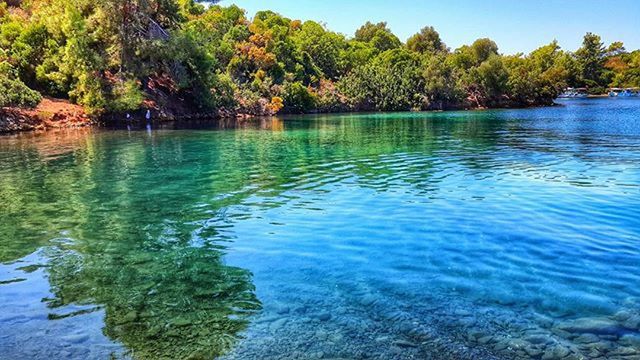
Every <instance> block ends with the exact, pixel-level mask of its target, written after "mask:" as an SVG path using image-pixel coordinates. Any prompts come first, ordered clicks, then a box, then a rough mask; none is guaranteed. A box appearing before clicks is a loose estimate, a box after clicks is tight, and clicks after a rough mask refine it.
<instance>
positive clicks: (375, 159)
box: [0, 99, 640, 359]
mask: <svg viewBox="0 0 640 360" xmlns="http://www.w3.org/2000/svg"><path fill="white" fill-rule="evenodd" d="M639 195H640V100H620V99H613V100H611V99H606V100H605V99H603V100H571V101H565V102H563V106H560V107H553V108H540V109H528V110H500V111H486V112H451V113H430V114H374V115H344V116H334V115H332V116H309V117H289V118H284V119H266V120H256V121H249V122H243V123H239V124H237V123H233V122H225V123H220V124H217V126H216V127H215V128H213V129H180V130H169V129H161V130H153V131H150V132H148V131H146V130H145V129H142V130H140V131H135V130H134V131H127V130H126V129H125V130H98V129H93V130H87V129H85V130H73V131H65V132H55V133H47V134H38V135H34V134H22V135H17V136H8V137H3V138H0V204H2V207H1V208H0V304H1V305H2V306H1V308H2V310H1V311H0V354H1V355H0V357H1V358H7V359H22V358H32V359H53V358H82V359H90V358H95V359H108V358H110V357H115V358H135V359H175V358H191V359H199V358H212V357H221V358H224V359H269V358H273V359H276V358H277V359H285V358H286V359H289V358H291V359H294V358H305V359H312V358H352V359H364V358H374V359H410V358H416V359H430V358H434V359H514V358H515V359H580V358H585V359H598V358H601V359H605V358H606V359H639V358H640V287H639V286H638V285H639V284H640V216H639V212H640V196H639Z"/></svg>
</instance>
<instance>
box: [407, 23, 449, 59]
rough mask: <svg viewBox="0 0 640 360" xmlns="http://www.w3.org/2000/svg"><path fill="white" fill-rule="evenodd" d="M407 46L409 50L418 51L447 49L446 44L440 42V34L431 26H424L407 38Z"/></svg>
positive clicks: (441, 50)
mask: <svg viewBox="0 0 640 360" xmlns="http://www.w3.org/2000/svg"><path fill="white" fill-rule="evenodd" d="M407 47H408V48H409V50H411V51H415V52H419V53H426V52H429V53H438V52H446V51H447V46H446V45H445V44H444V43H443V42H442V39H440V34H438V32H437V31H436V30H435V29H434V28H433V26H427V27H424V28H422V30H420V32H419V33H417V34H415V35H413V36H412V37H410V38H409V40H407Z"/></svg>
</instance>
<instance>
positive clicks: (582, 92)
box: [558, 88, 589, 99]
mask: <svg viewBox="0 0 640 360" xmlns="http://www.w3.org/2000/svg"><path fill="white" fill-rule="evenodd" d="M587 97H589V94H588V93H587V89H584V88H578V89H574V88H567V89H566V90H565V91H563V92H562V93H561V94H560V95H559V96H558V99H584V98H587Z"/></svg>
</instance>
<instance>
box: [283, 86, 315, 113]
mask: <svg viewBox="0 0 640 360" xmlns="http://www.w3.org/2000/svg"><path fill="white" fill-rule="evenodd" d="M282 95H283V96H282V98H283V100H284V107H285V110H286V111H287V112H292V113H304V112H308V111H309V110H312V109H315V108H316V104H317V99H316V96H315V95H314V94H313V93H311V91H309V89H308V88H307V87H306V86H304V85H302V83H301V82H293V83H285V84H284V86H283V89H282Z"/></svg>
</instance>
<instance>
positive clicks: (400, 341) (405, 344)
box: [393, 340, 418, 348]
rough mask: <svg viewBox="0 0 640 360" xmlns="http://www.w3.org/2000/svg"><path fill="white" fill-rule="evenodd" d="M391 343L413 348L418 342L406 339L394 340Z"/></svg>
mask: <svg viewBox="0 0 640 360" xmlns="http://www.w3.org/2000/svg"><path fill="white" fill-rule="evenodd" d="M393 345H395V346H398V347H401V348H415V347H418V344H414V343H412V342H411V341H406V340H395V341H394V342H393Z"/></svg>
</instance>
